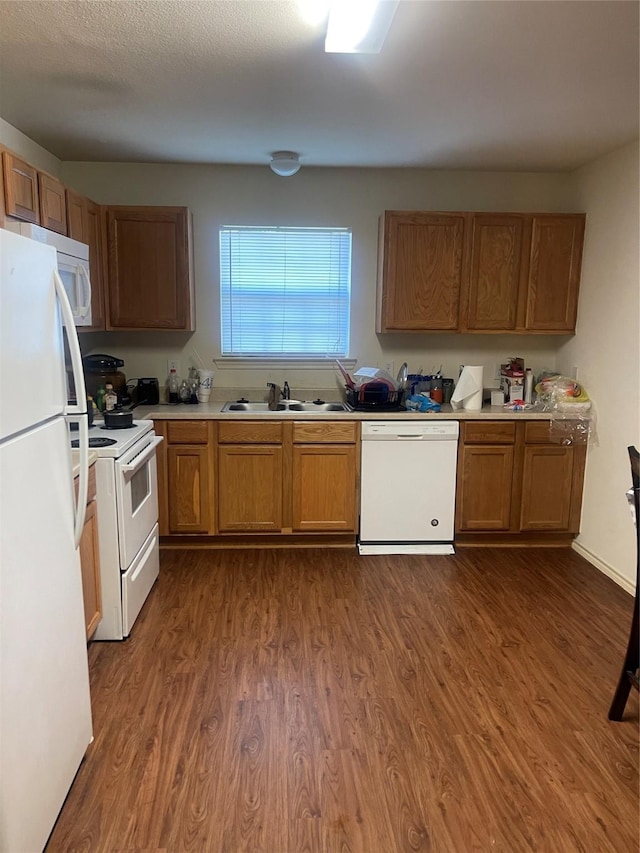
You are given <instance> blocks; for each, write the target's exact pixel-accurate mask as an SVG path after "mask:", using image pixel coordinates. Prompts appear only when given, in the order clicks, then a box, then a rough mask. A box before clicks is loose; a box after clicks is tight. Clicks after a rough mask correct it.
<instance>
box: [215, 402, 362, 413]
mask: <svg viewBox="0 0 640 853" xmlns="http://www.w3.org/2000/svg"><path fill="white" fill-rule="evenodd" d="M222 411H223V412H235V413H238V414H239V413H242V412H244V413H246V414H253V415H255V414H258V415H277V414H284V413H286V412H294V413H295V412H306V413H323V412H350V411H351V409H349V407H348V406H347V405H345V403H325V402H324V401H318V402H317V403H312V402H306V401H304V400H281V401H280V402H279V403H278V404H277V407H276V408H275V409H270V408H269V405H268V403H251V402H247V401H244V400H242V401H235V402H234V401H229V402H227V403H225V404H224V406H223V407H222Z"/></svg>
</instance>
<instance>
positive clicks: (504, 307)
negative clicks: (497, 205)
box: [466, 214, 525, 332]
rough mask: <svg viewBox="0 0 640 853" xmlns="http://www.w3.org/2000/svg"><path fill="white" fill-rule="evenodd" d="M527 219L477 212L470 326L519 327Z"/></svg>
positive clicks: (477, 328)
mask: <svg viewBox="0 0 640 853" xmlns="http://www.w3.org/2000/svg"><path fill="white" fill-rule="evenodd" d="M524 230H525V219H524V218H523V217H522V216H517V215H511V216H510V215H505V214H475V215H474V217H473V222H472V231H471V272H470V280H469V296H468V306H467V317H466V321H467V322H466V326H467V328H468V329H472V330H475V331H490V332H498V331H508V330H510V329H515V327H516V322H517V306H518V298H519V295H520V290H521V287H522V286H523V284H524V282H523V281H522V271H523V232H524Z"/></svg>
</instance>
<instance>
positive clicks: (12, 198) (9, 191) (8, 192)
mask: <svg viewBox="0 0 640 853" xmlns="http://www.w3.org/2000/svg"><path fill="white" fill-rule="evenodd" d="M2 169H3V172H4V195H5V207H6V214H7V216H15V217H16V219H23V220H24V221H25V222H34V223H35V224H36V225H39V224H40V207H39V204H38V172H37V170H36V169H34V168H33V166H30V165H29V164H28V163H25V161H24V160H20V158H19V157H16V156H15V155H14V154H12V153H11V152H10V151H3V152H2Z"/></svg>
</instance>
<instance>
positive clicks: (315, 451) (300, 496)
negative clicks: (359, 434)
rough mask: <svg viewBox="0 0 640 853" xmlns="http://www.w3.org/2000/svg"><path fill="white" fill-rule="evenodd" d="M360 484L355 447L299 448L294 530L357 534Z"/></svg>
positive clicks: (295, 461)
mask: <svg viewBox="0 0 640 853" xmlns="http://www.w3.org/2000/svg"><path fill="white" fill-rule="evenodd" d="M356 485H357V467H356V448H355V445H352V444H341V445H331V444H323V445H295V446H294V448H293V529H294V531H304V530H317V531H321V530H341V531H345V532H350V531H354V530H355V528H356Z"/></svg>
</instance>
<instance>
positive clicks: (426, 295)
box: [377, 210, 465, 332]
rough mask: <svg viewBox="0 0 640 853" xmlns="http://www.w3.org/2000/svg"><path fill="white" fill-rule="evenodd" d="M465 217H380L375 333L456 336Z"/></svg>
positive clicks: (417, 214)
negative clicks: (421, 333) (427, 333)
mask: <svg viewBox="0 0 640 853" xmlns="http://www.w3.org/2000/svg"><path fill="white" fill-rule="evenodd" d="M464 237H465V215H464V214H458V213H420V212H411V211H394V210H388V211H385V214H384V219H383V220H382V221H381V235H380V244H379V248H380V251H381V258H380V265H379V281H378V317H377V331H378V332H393V331H405V332H409V331H457V329H458V326H459V308H460V294H461V289H462V282H463V275H464Z"/></svg>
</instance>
